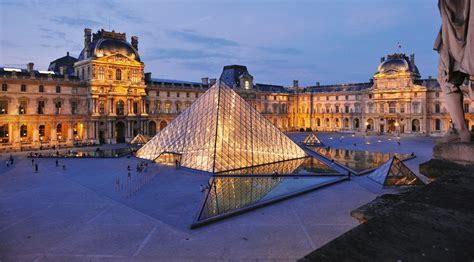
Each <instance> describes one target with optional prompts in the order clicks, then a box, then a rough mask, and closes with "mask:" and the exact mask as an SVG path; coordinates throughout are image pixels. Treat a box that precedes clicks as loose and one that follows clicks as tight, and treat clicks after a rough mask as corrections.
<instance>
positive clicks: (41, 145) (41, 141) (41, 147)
mask: <svg viewBox="0 0 474 262" xmlns="http://www.w3.org/2000/svg"><path fill="white" fill-rule="evenodd" d="M40 150H43V137H42V136H41V137H40Z"/></svg>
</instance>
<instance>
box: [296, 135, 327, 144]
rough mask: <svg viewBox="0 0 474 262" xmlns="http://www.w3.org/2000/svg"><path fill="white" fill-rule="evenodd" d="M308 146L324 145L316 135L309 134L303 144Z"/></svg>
mask: <svg viewBox="0 0 474 262" xmlns="http://www.w3.org/2000/svg"><path fill="white" fill-rule="evenodd" d="M301 143H302V144H303V145H306V146H323V145H324V144H323V143H322V142H321V140H319V138H318V136H316V134H315V133H311V134H309V135H308V136H307V137H306V138H305V139H304V140H303V141H302V142H301Z"/></svg>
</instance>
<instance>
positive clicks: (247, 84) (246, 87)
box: [245, 81, 250, 90]
mask: <svg viewBox="0 0 474 262" xmlns="http://www.w3.org/2000/svg"><path fill="white" fill-rule="evenodd" d="M245 89H247V90H249V89H250V82H249V81H245Z"/></svg>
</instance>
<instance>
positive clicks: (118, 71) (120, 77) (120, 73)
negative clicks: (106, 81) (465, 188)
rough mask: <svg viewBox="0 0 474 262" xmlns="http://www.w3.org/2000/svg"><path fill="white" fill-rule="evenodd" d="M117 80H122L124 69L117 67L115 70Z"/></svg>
mask: <svg viewBox="0 0 474 262" xmlns="http://www.w3.org/2000/svg"><path fill="white" fill-rule="evenodd" d="M115 80H122V70H120V69H117V70H116V71H115Z"/></svg>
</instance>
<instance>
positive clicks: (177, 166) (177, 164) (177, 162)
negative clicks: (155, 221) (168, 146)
mask: <svg viewBox="0 0 474 262" xmlns="http://www.w3.org/2000/svg"><path fill="white" fill-rule="evenodd" d="M175 164H176V168H179V161H178V159H176V160H175Z"/></svg>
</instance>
